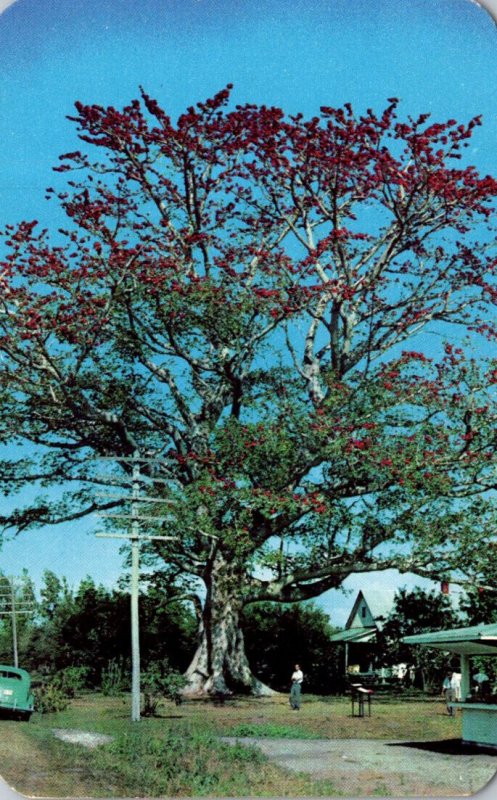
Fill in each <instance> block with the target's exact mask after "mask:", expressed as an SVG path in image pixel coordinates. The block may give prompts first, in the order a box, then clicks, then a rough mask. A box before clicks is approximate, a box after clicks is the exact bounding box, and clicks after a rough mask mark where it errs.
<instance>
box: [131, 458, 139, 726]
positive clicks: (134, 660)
mask: <svg viewBox="0 0 497 800" xmlns="http://www.w3.org/2000/svg"><path fill="white" fill-rule="evenodd" d="M139 494H140V465H139V463H138V462H136V463H135V464H133V499H132V501H131V536H132V539H131V720H132V722H139V720H140V619H139V612H138V592H139V586H138V584H139V577H140V541H139V538H140V528H139V525H140V523H139V521H138V500H137V498H138V497H139Z"/></svg>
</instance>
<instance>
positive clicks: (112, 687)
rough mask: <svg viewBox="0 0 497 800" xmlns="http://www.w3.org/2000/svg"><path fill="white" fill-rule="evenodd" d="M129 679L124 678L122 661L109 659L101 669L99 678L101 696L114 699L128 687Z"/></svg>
mask: <svg viewBox="0 0 497 800" xmlns="http://www.w3.org/2000/svg"><path fill="white" fill-rule="evenodd" d="M128 684H129V679H127V678H126V675H125V671H124V666H123V663H122V661H118V660H117V659H115V658H113V659H111V660H110V661H109V662H108V663H107V665H106V666H105V667H104V668H103V669H102V673H101V676H100V687H101V689H102V694H104V695H106V696H109V697H114V696H115V695H118V694H121V692H123V691H124V689H125V688H126V687H127V686H128Z"/></svg>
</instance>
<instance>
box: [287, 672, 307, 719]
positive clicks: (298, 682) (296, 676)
mask: <svg viewBox="0 0 497 800" xmlns="http://www.w3.org/2000/svg"><path fill="white" fill-rule="evenodd" d="M303 680H304V673H303V672H302V670H301V669H300V666H299V665H298V664H295V669H294V671H293V673H292V686H291V689H290V705H291V707H292V710H293V711H300V696H301V694H302V681H303Z"/></svg>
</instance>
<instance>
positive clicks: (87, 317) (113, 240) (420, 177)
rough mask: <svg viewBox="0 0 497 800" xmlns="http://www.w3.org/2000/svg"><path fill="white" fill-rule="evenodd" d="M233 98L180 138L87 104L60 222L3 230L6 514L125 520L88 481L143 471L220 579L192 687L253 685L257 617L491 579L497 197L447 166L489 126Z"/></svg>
mask: <svg viewBox="0 0 497 800" xmlns="http://www.w3.org/2000/svg"><path fill="white" fill-rule="evenodd" d="M230 89H231V87H228V88H227V89H225V90H223V91H221V92H220V93H218V94H217V95H216V96H215V97H214V98H213V99H210V100H208V101H206V102H204V103H199V104H198V105H197V106H196V107H195V108H189V109H188V110H187V112H186V113H184V114H183V115H182V116H181V117H180V118H179V119H178V121H177V123H173V122H172V121H171V119H170V118H169V117H168V116H167V115H166V113H165V112H164V111H163V110H162V109H161V108H160V107H159V105H158V104H157V102H156V101H155V100H153V99H151V98H150V97H149V96H148V95H147V94H146V93H145V92H142V93H141V98H140V100H137V101H133V102H132V103H131V104H130V105H129V106H127V107H125V108H123V109H122V110H121V111H120V110H117V109H115V108H103V107H101V106H97V105H90V106H87V105H83V104H82V103H77V104H76V115H75V116H74V117H73V118H72V119H74V121H75V122H76V124H77V126H78V132H79V138H80V139H81V140H82V145H81V147H82V149H81V150H78V151H75V152H72V153H67V154H66V155H64V156H62V157H61V162H60V165H59V166H58V167H57V170H58V172H60V173H67V174H68V175H67V177H70V178H71V180H68V181H67V186H65V187H64V191H61V189H60V188H59V189H57V190H56V189H53V188H52V189H49V190H48V196H49V197H52V198H55V199H57V198H58V200H59V202H60V203H61V206H62V208H63V210H64V211H65V214H66V215H67V225H66V228H65V229H63V230H62V229H61V230H60V231H58V232H56V234H55V238H53V237H52V239H49V237H48V234H47V232H46V231H45V230H40V226H39V225H38V224H37V223H36V222H25V223H23V224H20V225H16V226H10V227H8V228H7V229H6V231H5V238H4V243H5V244H4V249H5V254H4V256H3V260H2V265H1V278H0V281H1V298H2V299H1V308H0V311H1V312H2V313H1V315H0V351H1V362H0V364H1V378H0V381H1V382H0V398H1V416H0V432H1V441H2V442H4V443H6V444H9V445H11V447H10V448H9V449H7V450H4V454H5V458H4V460H3V461H2V463H1V486H2V489H3V490H4V492H5V493H14V492H16V491H19V490H23V489H25V488H26V487H27V486H29V485H33V486H36V487H38V489H39V490H40V492H41V494H40V497H39V498H38V499H37V500H36V501H35V502H33V503H31V504H28V506H26V507H19V508H18V509H17V510H15V511H12V512H9V513H4V514H3V516H2V520H1V521H2V523H3V524H4V526H6V527H9V526H10V527H11V528H14V529H16V530H18V531H20V530H23V529H29V528H33V527H35V526H41V525H44V524H47V523H54V522H57V521H63V520H77V519H78V518H81V517H83V516H84V515H86V514H88V513H89V512H91V511H94V510H95V509H99V508H100V509H103V508H107V509H109V508H112V507H113V506H114V507H115V508H116V509H117V511H119V507H120V506H123V505H124V501H122V500H120V499H119V498H114V499H102V498H99V497H98V496H97V493H96V488H97V487H98V486H99V484H102V483H106V482H109V481H110V478H109V475H110V474H111V473H113V475H114V482H115V484H116V485H117V486H118V485H119V484H120V483H122V485H123V486H125V485H127V481H126V476H127V475H129V471H130V469H131V462H130V460H127V459H130V458H131V457H132V456H133V454H137V453H140V454H141V455H142V456H143V455H146V456H147V457H148V458H149V459H155V460H156V463H151V461H146V462H144V463H143V465H142V471H143V473H144V474H147V473H148V474H152V473H151V471H153V474H154V475H155V477H156V478H159V479H162V480H163V481H164V483H162V484H159V483H155V484H154V485H153V488H151V489H150V491H152V492H153V494H154V496H155V497H157V496H158V493H159V496H160V497H161V496H163V497H164V499H165V500H167V501H168V504H167V505H165V506H164V508H161V505H160V503H159V504H155V505H153V506H151V507H152V508H154V509H155V514H156V515H157V522H156V523H154V522H153V521H149V522H147V523H146V525H147V527H146V530H144V532H147V533H148V534H150V533H157V532H158V531H161V530H162V531H163V530H164V527H166V528H167V532H168V533H169V534H175V535H176V536H177V539H176V540H175V541H172V542H158V541H157V542H155V544H154V550H153V553H155V555H156V557H157V559H162V562H161V563H163V564H164V568H166V565H167V569H168V570H170V571H173V572H175V574H180V573H181V574H183V575H184V576H186V577H187V578H188V579H190V581H198V583H199V585H201V586H203V587H204V591H203V592H201V599H202V610H201V622H200V627H199V643H198V650H197V652H196V655H195V657H194V659H193V662H192V664H191V666H190V668H189V670H188V678H189V681H190V683H189V690H190V691H191V692H204V691H208V690H210V689H212V688H213V687H215V688H216V689H219V688H223V687H226V686H227V687H228V688H231V689H237V690H246V691H253V692H256V693H262V692H264V691H265V687H264V686H263V685H262V684H261V683H260V682H259V681H258V680H257V678H256V677H255V676H253V675H252V673H251V671H250V668H249V665H248V662H247V659H246V657H245V654H244V649H243V637H242V635H241V633H240V629H239V624H238V623H239V616H240V613H241V610H242V609H243V607H244V606H246V605H247V604H249V603H253V602H257V601H261V600H264V601H285V602H291V601H300V600H305V599H307V598H311V597H316V596H317V595H319V594H321V593H322V592H324V591H326V590H328V589H330V588H333V587H339V586H340V585H341V584H342V582H343V580H344V579H345V578H346V577H347V576H348V575H350V574H351V573H358V572H363V573H366V574H367V573H371V572H373V571H378V570H385V569H387V568H396V569H398V570H400V571H401V572H407V571H411V572H415V573H417V574H419V575H423V576H427V577H432V578H436V579H441V578H444V579H448V578H452V579H458V580H474V581H476V582H477V581H478V580H479V579H480V575H482V574H488V570H487V572H485V568H486V567H487V566H488V564H487V556H486V554H488V552H492V546H493V542H495V531H496V525H495V523H496V520H495V513H494V509H493V506H492V503H491V496H489V490H491V488H492V487H493V486H494V484H495V460H496V457H495V392H494V386H495V383H496V382H497V366H496V365H494V364H493V363H491V362H488V363H484V362H483V361H481V360H476V359H475V358H474V357H469V356H468V355H466V353H465V350H466V349H467V346H466V345H465V344H463V339H464V336H469V337H470V338H471V339H472V343H473V345H474V346H478V341H477V340H478V339H479V338H481V340H482V341H484V342H487V341H493V340H494V338H495V332H496V330H495V299H496V282H495V270H496V252H495V248H494V246H493V234H492V233H491V230H490V229H491V222H492V221H491V215H492V213H493V207H494V201H495V197H496V195H497V183H496V181H495V180H493V179H492V178H490V177H482V176H480V175H479V174H478V173H477V171H476V170H475V169H474V168H472V167H471V166H464V165H461V162H460V161H459V159H460V158H461V156H462V155H463V154H464V151H463V148H464V146H465V145H466V144H467V142H468V140H469V139H470V137H471V135H472V133H473V129H474V128H475V126H476V125H478V124H479V120H478V119H475V120H472V121H471V122H469V124H464V125H463V124H457V123H456V122H455V121H453V120H450V121H448V122H446V123H442V124H436V123H433V122H431V121H430V120H429V119H428V117H427V116H421V117H419V118H416V119H411V118H407V119H406V120H405V121H399V119H398V118H397V105H398V104H397V101H396V100H395V99H392V100H389V101H388V106H387V108H386V109H385V110H384V111H383V113H382V114H381V115H377V114H375V113H374V112H373V111H371V110H368V111H367V112H366V113H365V114H363V115H362V116H357V115H355V113H354V112H353V110H352V108H351V107H350V106H349V105H346V106H345V107H344V108H343V109H342V108H340V109H334V108H328V107H324V108H322V109H321V112H320V115H319V116H316V117H314V118H312V119H309V120H306V119H304V118H303V117H302V116H301V115H296V116H290V117H287V116H285V115H284V113H283V112H282V111H281V110H279V109H278V108H267V107H264V106H260V107H259V106H255V105H244V106H237V107H235V108H231V110H230V107H229V99H230ZM63 178H64V176H60V177H59V179H60V180H62V179H63ZM482 337H483V338H482ZM95 455H100V456H112V457H114V458H115V461H114V462H112V461H110V462H104V463H105V464H110V465H111V466H109V467H106V468H105V470H103V469H102V465H101V464H99V463H98V462H97V461H95V460H94V459H93V458H92V456H95ZM113 464H114V466H112V465H113ZM103 472H104V473H105V474H104V475H103V476H102V473H103ZM105 475H107V477H105ZM119 476H121V477H119ZM54 484H63V485H64V486H65V487H66V493H65V494H64V496H62V498H61V496H60V493H59V494H56V495H54V494H53V492H52V494H50V487H51V486H53V485H54ZM71 487H73V488H72V489H71ZM43 489H46V493H45V496H43V493H42V490H43ZM142 491H147V490H146V489H143V490H142ZM166 512H167V513H166ZM149 515H150V514H149ZM164 516H167V517H168V519H167V520H166V522H164ZM142 530H143V528H142ZM36 546H38V545H37V540H34V541H33V547H36ZM290 666H291V665H290Z"/></svg>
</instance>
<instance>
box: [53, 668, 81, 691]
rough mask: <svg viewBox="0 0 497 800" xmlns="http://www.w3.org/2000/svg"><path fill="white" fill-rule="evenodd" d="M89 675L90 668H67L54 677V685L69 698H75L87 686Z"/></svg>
mask: <svg viewBox="0 0 497 800" xmlns="http://www.w3.org/2000/svg"><path fill="white" fill-rule="evenodd" d="M89 673H90V670H89V668H88V667H66V668H65V669H63V670H61V671H60V672H58V673H57V674H56V675H55V676H54V678H53V681H52V684H53V685H54V686H57V688H59V689H60V690H61V692H62V693H63V694H65V695H66V696H67V697H74V696H75V695H76V694H77V693H78V692H80V691H81V689H84V687H85V686H86V685H87V680H88V676H89Z"/></svg>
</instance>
